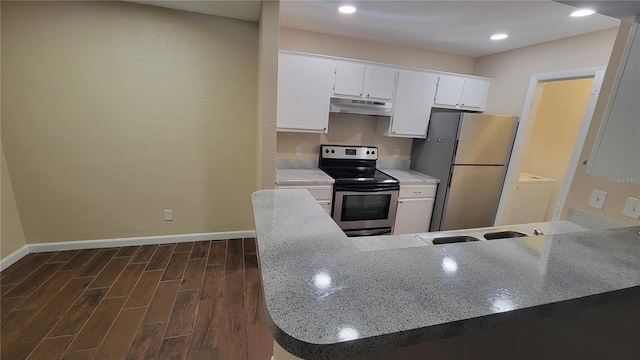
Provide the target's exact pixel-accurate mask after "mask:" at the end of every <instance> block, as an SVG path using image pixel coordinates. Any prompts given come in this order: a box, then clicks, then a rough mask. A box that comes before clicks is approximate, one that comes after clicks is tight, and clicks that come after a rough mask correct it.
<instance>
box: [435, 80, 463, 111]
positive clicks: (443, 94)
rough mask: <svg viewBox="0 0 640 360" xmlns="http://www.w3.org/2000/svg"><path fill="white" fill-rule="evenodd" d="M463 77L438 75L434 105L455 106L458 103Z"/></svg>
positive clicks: (460, 96)
mask: <svg viewBox="0 0 640 360" xmlns="http://www.w3.org/2000/svg"><path fill="white" fill-rule="evenodd" d="M463 88H464V79H463V78H458V77H452V76H440V77H439V79H438V90H437V92H436V98H435V105H443V106H447V107H456V106H459V105H460V100H461V98H462V90H463Z"/></svg>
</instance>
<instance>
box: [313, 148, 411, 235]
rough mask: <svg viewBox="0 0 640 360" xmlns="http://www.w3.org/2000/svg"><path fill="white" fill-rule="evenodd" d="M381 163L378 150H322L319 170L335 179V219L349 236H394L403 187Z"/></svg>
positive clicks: (333, 210) (332, 213)
mask: <svg viewBox="0 0 640 360" xmlns="http://www.w3.org/2000/svg"><path fill="white" fill-rule="evenodd" d="M377 160H378V148H377V147H371V146H342V145H321V146H320V159H319V168H320V169H321V170H322V171H324V172H325V173H327V174H328V175H329V176H331V177H332V178H334V179H335V185H334V187H333V209H332V211H331V215H332V217H333V220H335V222H336V223H337V224H338V226H340V228H341V229H342V230H343V231H344V232H345V234H347V236H369V235H384V234H391V233H392V232H393V225H394V223H395V220H396V210H397V206H398V193H399V192H400V184H399V182H398V180H396V179H395V178H393V177H391V176H389V175H387V174H385V173H383V172H382V171H380V170H377V169H376V162H377Z"/></svg>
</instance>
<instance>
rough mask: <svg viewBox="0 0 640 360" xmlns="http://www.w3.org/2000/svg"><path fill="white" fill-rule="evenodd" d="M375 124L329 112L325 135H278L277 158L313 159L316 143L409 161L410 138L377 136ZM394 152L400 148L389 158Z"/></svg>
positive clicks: (361, 117)
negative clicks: (371, 148) (364, 147)
mask: <svg viewBox="0 0 640 360" xmlns="http://www.w3.org/2000/svg"><path fill="white" fill-rule="evenodd" d="M377 123H378V122H377V119H376V117H373V116H365V115H352V114H335V113H332V114H330V115H329V132H328V133H326V134H304V133H290V132H278V158H283V159H317V158H318V151H319V150H320V144H333V145H372V146H378V149H379V150H378V152H379V154H378V155H379V156H378V158H379V159H381V160H393V159H397V160H409V159H410V158H411V143H412V139H405V138H395V137H388V136H382V135H379V134H377V133H376V125H377ZM296 145H299V146H302V155H299V156H296V154H295V150H296ZM395 149H400V157H398V158H396V157H394V156H393V155H394V151H395Z"/></svg>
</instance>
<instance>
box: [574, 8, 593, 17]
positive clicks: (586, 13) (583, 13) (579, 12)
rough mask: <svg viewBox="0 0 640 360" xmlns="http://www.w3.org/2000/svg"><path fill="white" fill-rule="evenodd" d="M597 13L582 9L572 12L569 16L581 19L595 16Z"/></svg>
mask: <svg viewBox="0 0 640 360" xmlns="http://www.w3.org/2000/svg"><path fill="white" fill-rule="evenodd" d="M595 13H596V12H595V11H594V10H592V9H580V10H576V11H574V12H572V13H571V14H569V16H573V17H581V16H589V15H593V14H595Z"/></svg>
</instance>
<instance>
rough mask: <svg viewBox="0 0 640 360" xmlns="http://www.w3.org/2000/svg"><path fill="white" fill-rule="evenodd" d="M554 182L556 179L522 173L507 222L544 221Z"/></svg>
mask: <svg viewBox="0 0 640 360" xmlns="http://www.w3.org/2000/svg"><path fill="white" fill-rule="evenodd" d="M554 184H555V180H554V179H549V178H546V177H544V176H538V175H534V174H529V173H526V172H522V173H520V178H519V180H518V186H517V188H516V193H515V197H514V199H513V202H512V206H511V210H510V211H509V213H508V215H507V221H506V222H505V223H506V224H526V223H533V222H543V221H544V217H545V215H546V213H547V208H548V207H549V201H550V200H551V193H552V192H553V186H554Z"/></svg>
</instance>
